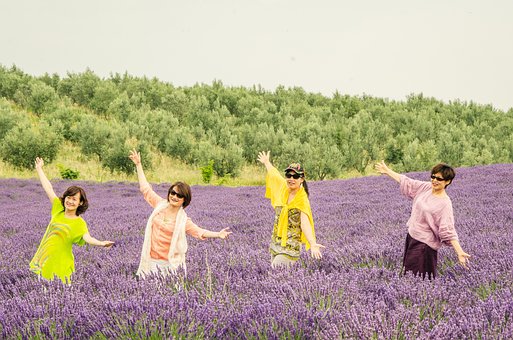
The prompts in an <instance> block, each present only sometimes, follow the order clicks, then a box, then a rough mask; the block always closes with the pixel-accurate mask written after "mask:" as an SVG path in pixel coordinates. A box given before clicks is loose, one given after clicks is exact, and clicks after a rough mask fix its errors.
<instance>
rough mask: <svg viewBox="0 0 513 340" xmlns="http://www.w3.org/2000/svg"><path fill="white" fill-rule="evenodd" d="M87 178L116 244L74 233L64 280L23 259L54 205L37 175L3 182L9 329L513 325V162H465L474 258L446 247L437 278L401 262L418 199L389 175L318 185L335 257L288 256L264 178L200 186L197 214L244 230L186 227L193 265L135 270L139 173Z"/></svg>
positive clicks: (471, 329)
mask: <svg viewBox="0 0 513 340" xmlns="http://www.w3.org/2000/svg"><path fill="white" fill-rule="evenodd" d="M410 176H411V177H413V178H417V179H426V180H427V179H428V173H412V174H410ZM74 183H76V182H74ZM80 185H81V186H82V187H84V189H85V190H86V192H87V193H88V198H89V201H90V208H89V210H88V211H87V212H86V213H85V214H84V218H85V219H86V220H87V221H88V224H89V229H90V231H91V232H92V233H93V232H94V234H95V235H98V237H99V238H101V239H112V240H114V241H116V246H115V247H114V248H112V249H110V250H108V251H105V250H103V249H97V248H95V247H90V248H87V247H77V248H76V249H75V250H74V254H75V263H76V272H75V274H74V276H73V284H72V285H71V286H65V285H63V284H62V283H60V281H59V280H57V281H53V282H46V281H40V280H39V279H38V278H37V277H36V276H35V275H34V274H33V273H31V272H30V271H29V269H28V263H29V261H30V259H31V257H32V255H33V254H34V252H35V251H36V248H37V245H38V242H39V240H40V239H41V236H42V234H43V233H44V230H45V228H46V225H47V223H48V221H49V218H50V216H49V214H50V206H49V203H48V200H47V199H46V197H45V194H44V192H43V190H42V188H41V187H40V185H39V183H38V182H37V181H35V180H34V181H30V180H16V179H8V180H0V190H1V192H2V195H0V207H1V209H0V245H1V246H0V337H1V338H34V337H36V338H72V339H75V338H76V339H82V338H86V337H92V338H99V339H102V338H118V337H123V338H150V337H154V338H250V339H251V338H252V339H254V338H269V339H283V338H297V339H299V338H323V339H332V338H376V339H396V338H421V339H427V338H437V339H452V338H512V337H513V321H512V313H513V272H512V269H511V268H513V230H512V229H513V209H512V203H513V196H512V192H513V165H512V164H503V165H492V166H480V167H474V168H462V169H458V171H457V177H456V179H455V181H454V183H453V184H452V185H451V186H450V187H449V188H448V193H449V195H450V196H451V198H452V201H453V206H454V212H455V218H456V226H457V229H458V233H459V236H460V241H461V243H462V244H463V245H464V246H465V249H466V250H467V251H468V252H469V253H470V254H471V255H472V259H471V269H470V270H468V271H467V270H464V269H463V268H461V267H459V266H458V265H457V264H456V262H457V260H456V258H455V257H454V253H453V252H452V251H451V249H449V247H447V248H446V249H445V248H442V250H441V251H440V252H439V277H437V279H436V280H433V281H429V280H422V279H419V278H417V277H412V276H410V275H407V276H400V275H399V272H400V266H401V260H402V252H403V246H404V244H403V242H404V238H405V235H406V231H407V228H406V226H405V224H406V221H407V219H408V217H409V212H410V208H411V202H410V201H409V200H408V199H406V198H405V197H403V196H401V195H400V194H399V188H398V187H397V185H396V184H395V183H393V182H392V181H391V180H390V179H387V178H384V177H367V178H360V179H351V180H336V181H328V182H312V183H310V192H311V195H310V201H311V204H312V210H313V213H314V219H315V222H316V231H317V238H318V240H319V242H322V243H323V244H324V245H326V250H325V252H324V253H323V254H324V257H323V258H322V260H321V261H316V260H314V259H312V258H311V257H309V256H307V254H306V253H305V254H303V255H304V256H303V257H302V258H301V260H300V261H298V263H296V264H295V265H293V266H292V267H291V268H287V269H283V268H281V269H278V270H273V269H271V267H270V255H269V253H268V243H269V240H270V233H271V228H272V219H273V211H272V209H271V207H270V205H269V203H268V202H267V201H266V200H265V199H264V188H263V187H239V188H227V187H211V186H208V187H202V186H196V187H193V188H192V189H193V200H192V204H191V206H190V207H188V208H187V211H188V214H189V216H191V218H192V219H193V220H194V221H195V222H196V223H197V224H198V225H200V226H205V227H209V228H214V229H220V228H225V227H230V228H231V229H232V230H233V232H234V234H233V235H232V236H233V237H231V238H230V239H229V240H225V241H223V242H219V241H218V242H210V241H201V242H200V241H197V240H195V239H192V238H189V239H188V241H189V251H188V253H187V264H188V267H187V268H188V270H187V275H185V274H184V273H180V274H179V275H177V276H175V277H167V278H158V277H150V278H149V279H147V280H138V279H137V278H136V277H135V271H136V269H137V264H138V261H139V255H140V254H139V252H140V249H141V246H142V242H143V229H144V226H145V224H146V218H147V217H148V216H149V214H150V213H151V208H150V207H149V206H148V205H147V204H146V203H145V202H144V200H143V199H142V198H141V195H140V193H139V192H138V187H137V185H136V184H135V183H113V182H112V183H104V184H97V183H91V182H80ZM67 186H69V182H67V181H59V182H55V183H54V187H55V189H56V192H61V191H63V190H64V189H65V188H66V187H67ZM154 188H155V189H156V191H157V192H159V193H161V194H162V195H165V193H166V192H167V189H168V184H163V185H155V186H154Z"/></svg>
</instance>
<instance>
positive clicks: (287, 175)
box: [285, 172, 301, 179]
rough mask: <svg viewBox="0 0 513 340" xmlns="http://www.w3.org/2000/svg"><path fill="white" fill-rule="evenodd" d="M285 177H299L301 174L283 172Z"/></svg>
mask: <svg viewBox="0 0 513 340" xmlns="http://www.w3.org/2000/svg"><path fill="white" fill-rule="evenodd" d="M285 177H287V178H294V179H300V178H301V175H300V174H296V173H294V174H292V173H291V172H287V173H286V174H285Z"/></svg>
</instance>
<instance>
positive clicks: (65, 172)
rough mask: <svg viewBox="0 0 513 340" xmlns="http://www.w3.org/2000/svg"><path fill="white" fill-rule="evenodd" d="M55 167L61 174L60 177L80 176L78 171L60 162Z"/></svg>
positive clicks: (74, 177)
mask: <svg viewBox="0 0 513 340" xmlns="http://www.w3.org/2000/svg"><path fill="white" fill-rule="evenodd" d="M57 167H58V168H59V173H60V174H61V178H62V179H78V177H79V176H80V172H78V171H77V170H73V169H70V168H65V167H64V166H63V165H62V164H58V165H57Z"/></svg>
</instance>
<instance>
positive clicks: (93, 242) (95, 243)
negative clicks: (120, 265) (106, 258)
mask: <svg viewBox="0 0 513 340" xmlns="http://www.w3.org/2000/svg"><path fill="white" fill-rule="evenodd" d="M82 238H83V239H84V241H86V243H89V244H90V245H93V246H99V247H105V248H109V247H111V246H113V245H114V242H112V241H98V240H97V239H95V238H94V237H92V236H91V235H90V234H89V233H85V234H84V236H82Z"/></svg>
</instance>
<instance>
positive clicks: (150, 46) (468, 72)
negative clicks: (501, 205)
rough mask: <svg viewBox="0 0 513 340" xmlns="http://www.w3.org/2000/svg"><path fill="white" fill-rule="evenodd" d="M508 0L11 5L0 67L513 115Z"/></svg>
mask: <svg viewBox="0 0 513 340" xmlns="http://www.w3.org/2000/svg"><path fill="white" fill-rule="evenodd" d="M512 18H513V1H511V0H489V1H484V0H429V1H426V0H424V1H420V0H386V1H384V0H358V1H356V0H355V1H347V0H329V1H328V0H316V1H312V0H251V1H248V0H187V1H174V0H144V1H142V0H88V1H79V0H46V1H41V0H16V1H7V0H2V6H0V64H1V65H3V66H12V65H13V64H14V65H16V66H18V67H19V68H21V69H22V70H23V71H24V72H26V73H28V74H31V75H34V76H38V75H42V74H44V73H49V74H53V73H57V74H59V75H61V76H66V74H67V73H68V72H72V73H80V72H84V71H85V70H86V69H87V68H89V69H90V70H91V71H93V72H94V73H96V74H97V75H98V76H100V77H102V78H108V77H109V76H110V75H111V74H114V73H125V72H127V73H128V74H130V75H133V76H146V77H149V78H153V77H156V78H158V79H160V80H162V81H165V82H169V83H171V84H173V85H175V86H192V85H194V84H196V83H207V84H211V83H212V81H214V80H217V81H221V82H222V83H223V84H224V85H225V86H244V87H252V86H253V85H260V86H261V87H263V88H264V89H266V90H269V91H274V90H275V89H276V87H277V86H280V85H283V86H285V87H294V86H299V87H302V88H303V89H305V90H306V91H308V92H315V93H321V94H323V95H326V96H328V97H330V96H332V95H333V93H335V92H336V91H338V92H339V93H340V94H348V95H363V94H366V95H370V96H374V97H381V98H388V99H391V100H405V99H406V97H407V96H408V95H411V94H419V93H422V94H423V95H424V96H425V97H434V98H436V99H439V100H443V101H444V102H449V101H454V100H460V101H466V102H470V101H472V102H475V103H479V104H491V105H493V106H494V107H495V108H497V109H499V110H503V111H507V110H509V109H510V108H513V19H512Z"/></svg>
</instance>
